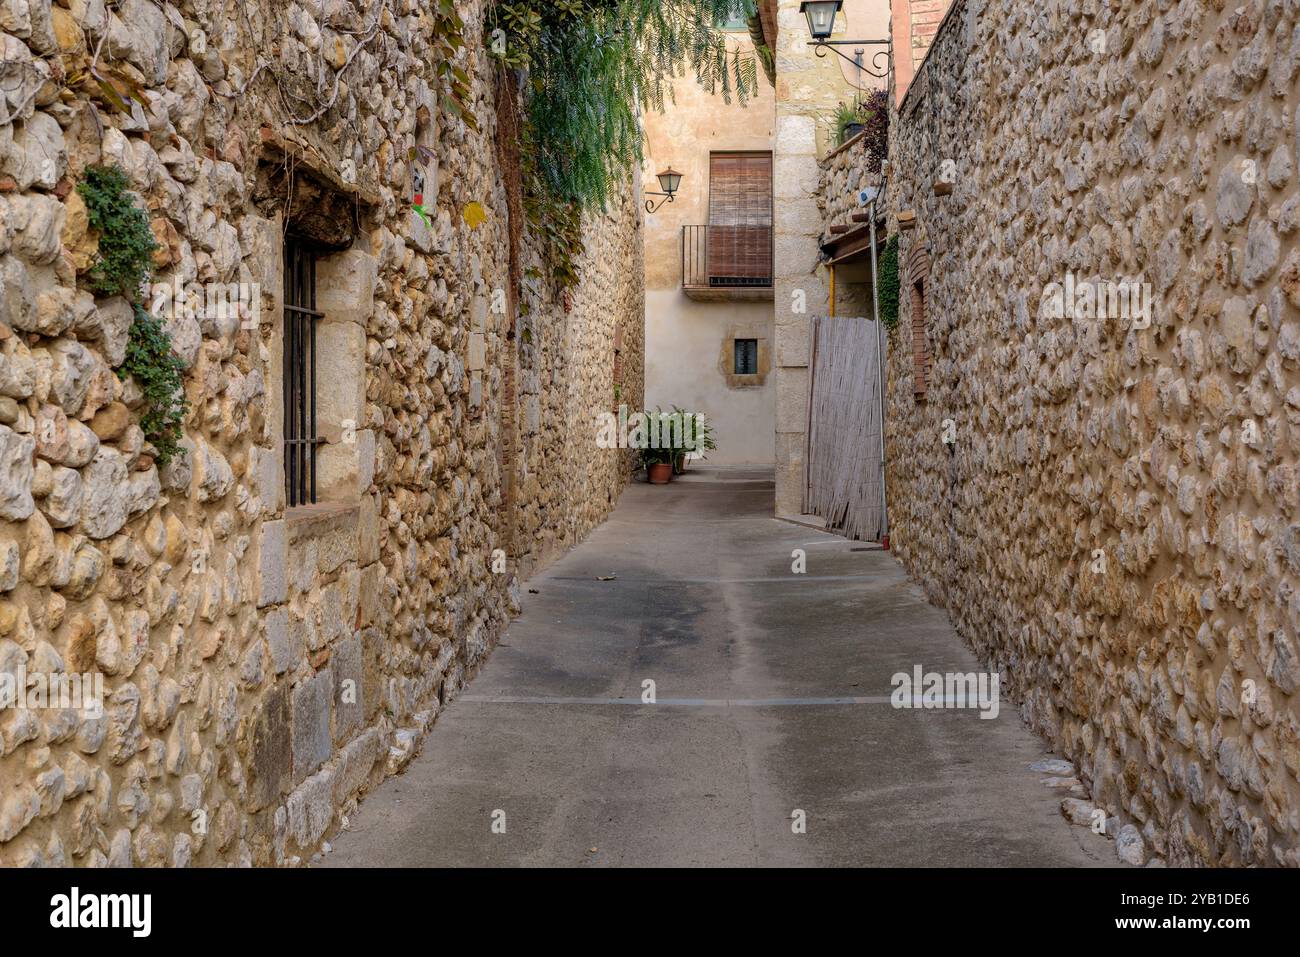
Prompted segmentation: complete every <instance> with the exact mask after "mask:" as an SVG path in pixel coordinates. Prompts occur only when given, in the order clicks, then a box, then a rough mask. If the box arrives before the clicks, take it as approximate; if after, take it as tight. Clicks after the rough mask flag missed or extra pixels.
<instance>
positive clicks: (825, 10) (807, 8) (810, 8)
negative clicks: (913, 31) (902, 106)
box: [799, 0, 891, 80]
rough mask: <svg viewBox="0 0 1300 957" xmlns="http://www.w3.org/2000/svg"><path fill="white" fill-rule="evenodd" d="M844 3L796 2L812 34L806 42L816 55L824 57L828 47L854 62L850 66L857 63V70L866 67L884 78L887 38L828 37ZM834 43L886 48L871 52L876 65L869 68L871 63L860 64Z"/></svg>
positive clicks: (836, 0) (826, 0) (833, 0)
mask: <svg viewBox="0 0 1300 957" xmlns="http://www.w3.org/2000/svg"><path fill="white" fill-rule="evenodd" d="M843 6H844V0H804V2H803V3H801V4H799V12H800V13H802V14H803V15H804V18H805V19H806V20H807V21H808V33H809V34H810V35H811V36H812V39H811V40H809V41H808V45H809V46H810V47H813V48H814V52H815V53H816V54H817V55H818V56H819V57H824V56H825V55H826V51H827V50H829V51H830V52H831V53H834V54H835V55H836V56H837V57H839V58H840V59H841V60H844V61H845V62H846V63H851V64H853V66H855V67H857V68H858V69H859V70H865V71H866V72H867V73H870V74H871V75H872V76H874V77H875V78H876V79H878V80H883V79H885V77H887V76H889V51H890V47H891V43H890V41H889V40H888V39H885V40H832V39H831V38H830V37H831V31H833V30H834V29H835V16H836V14H838V13H839V12H840V8H841V7H843ZM837 46H868V47H873V46H874V47H880V46H882V47H884V48H885V49H883V50H877V51H876V52H875V54H873V55H872V57H871V67H875V69H872V68H871V67H865V66H863V65H862V63H861V61H859V60H854V59H851V58H849V57H847V56H845V55H844V54H843V53H841V52H840V51H839V50H837V49H835V47H837ZM857 52H858V53H861V52H862V51H861V50H859V51H857ZM881 57H884V60H885V62H884V65H883V66H882V65H881V63H880V58H881ZM877 71H879V72H877Z"/></svg>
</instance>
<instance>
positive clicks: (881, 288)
mask: <svg viewBox="0 0 1300 957" xmlns="http://www.w3.org/2000/svg"><path fill="white" fill-rule="evenodd" d="M876 267H877V268H878V269H879V270H880V276H879V282H878V283H877V293H878V295H879V296H880V319H881V321H882V322H884V324H885V326H886V327H887V328H889V329H893V328H894V326H896V325H898V296H899V290H900V282H899V277H898V234H897V233H895V234H894V235H893V236H890V237H889V240H888V242H886V243H885V249H884V252H882V253H881V254H880V259H879V260H878V261H877V263H876Z"/></svg>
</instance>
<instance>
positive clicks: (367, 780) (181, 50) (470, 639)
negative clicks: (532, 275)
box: [0, 0, 643, 866]
mask: <svg viewBox="0 0 1300 957" xmlns="http://www.w3.org/2000/svg"><path fill="white" fill-rule="evenodd" d="M458 6H460V9H461V12H462V14H463V16H464V18H465V21H466V26H465V36H466V38H467V41H468V42H467V46H466V49H465V50H464V51H463V52H462V53H461V54H459V56H458V60H459V62H460V64H461V65H462V66H463V67H464V68H465V70H466V71H467V72H468V74H469V76H470V81H471V87H472V97H471V100H472V102H470V103H468V104H467V105H468V106H469V108H470V109H471V111H472V112H473V114H474V115H475V116H476V117H477V120H478V123H479V130H478V131H477V132H476V131H474V130H473V129H471V128H470V127H469V126H468V125H466V124H465V123H464V122H463V121H461V120H459V119H457V118H456V117H454V116H453V115H451V114H449V113H447V112H446V111H445V110H442V109H439V106H438V103H437V98H436V95H435V93H434V92H433V90H432V89H431V83H432V82H433V71H432V62H431V61H432V59H433V54H432V53H431V49H430V31H431V22H430V19H429V15H428V12H427V7H426V5H425V4H419V3H416V2H414V0H364V2H362V0H357V2H355V3H352V2H346V0H304V2H299V3H285V4H281V3H265V4H243V3H240V4H235V3H224V2H220V0H192V2H185V3H178V4H172V3H162V2H154V0H121V2H117V3H109V4H107V5H106V4H105V3H104V2H103V0H60V2H58V3H57V4H55V5H51V3H50V0H0V31H3V32H0V45H2V46H3V49H2V50H0V52H2V53H3V57H2V58H0V59H2V60H3V64H2V66H0V71H2V73H0V79H2V80H3V82H0V272H3V280H4V283H3V292H2V293H0V670H3V671H6V672H9V673H14V672H15V671H17V670H18V667H19V665H23V666H25V667H26V668H27V670H28V671H29V672H30V673H38V672H39V673H50V672H58V671H64V672H78V673H79V672H83V671H88V672H99V673H102V674H103V675H104V676H105V684H106V691H107V702H106V711H105V714H104V715H103V716H102V717H98V718H96V717H94V716H92V715H89V714H86V713H83V712H80V711H77V710H73V709H68V710H50V709H44V710H28V709H23V708H11V709H6V710H5V711H3V712H0V865H21V864H72V865H85V866H102V865H109V864H111V865H125V864H137V865H186V864H217V863H241V864H248V863H256V864H277V863H293V862H294V861H296V860H300V859H302V858H303V857H305V856H306V855H308V854H310V853H311V852H312V851H313V849H314V848H315V847H316V846H317V845H318V844H319V842H320V840H321V839H322V837H323V836H324V835H326V834H327V832H328V831H329V830H330V829H331V828H332V827H334V826H336V825H337V823H338V822H339V819H340V815H342V814H346V813H347V811H348V809H349V808H350V807H352V806H354V805H355V801H356V800H357V796H358V795H359V794H360V793H362V792H363V791H364V790H365V789H366V788H367V787H368V786H371V785H373V784H374V783H375V782H376V781H377V780H379V779H380V778H382V777H383V776H384V775H386V774H389V773H393V772H394V771H396V770H397V769H399V768H400V767H401V766H402V764H403V763H404V762H405V761H406V760H408V759H409V757H410V756H411V754H412V753H413V751H414V750H415V748H416V746H417V745H418V741H419V738H420V735H421V734H422V732H423V731H424V730H426V729H427V728H428V727H429V725H430V723H431V722H432V721H433V720H434V719H435V717H436V716H437V714H438V712H439V710H440V709H441V708H442V706H444V705H445V704H446V703H447V701H448V700H450V699H451V698H452V697H454V696H455V695H456V693H457V692H458V690H459V689H460V688H461V687H462V686H463V684H464V682H465V681H466V680H467V678H468V676H469V675H470V674H471V673H472V671H473V669H474V667H475V666H476V664H477V663H478V662H479V661H480V660H481V659H482V658H483V656H484V655H485V654H486V653H487V651H488V649H489V648H490V647H491V645H492V643H493V641H494V640H495V638H496V636H497V635H498V634H499V632H500V631H501V629H502V627H503V625H504V623H505V622H506V620H507V618H508V616H509V614H510V611H511V609H512V607H513V605H514V599H513V597H512V595H513V591H514V587H515V582H516V576H517V574H518V572H519V567H520V560H521V558H523V559H525V560H526V561H527V562H528V564H529V565H530V566H535V565H537V564H538V563H539V562H540V561H543V560H544V556H541V555H540V552H541V551H542V550H543V549H542V548H541V546H540V545H539V544H538V543H545V545H546V548H547V549H549V551H550V552H554V551H555V550H557V549H559V548H562V547H564V546H566V545H568V544H570V543H572V542H573V541H575V540H576V539H577V538H579V537H580V536H581V535H583V534H584V533H585V532H586V531H587V530H589V529H590V528H591V527H592V526H593V525H594V524H596V523H597V522H599V521H600V519H601V518H602V517H603V516H604V515H605V514H606V513H607V512H608V511H609V509H610V508H611V506H612V503H613V501H614V500H615V499H616V497H617V495H618V492H619V489H620V487H621V485H622V483H623V481H624V480H625V478H626V475H627V471H626V466H627V462H626V456H620V455H619V453H616V452H601V451H599V450H597V449H596V448H595V447H594V431H593V430H592V429H591V428H590V427H589V426H588V427H586V428H581V427H580V426H581V425H582V424H583V423H590V422H591V419H592V416H593V414H594V412H595V411H597V410H598V409H603V408H607V407H608V406H609V400H608V397H609V396H611V395H612V390H613V375H614V366H615V362H614V356H613V354H612V344H613V343H614V341H615V339H616V338H617V339H618V341H619V344H620V348H621V349H622V361H621V365H622V369H623V370H624V379H625V381H624V382H623V385H622V389H623V395H624V396H625V398H626V400H627V401H628V402H629V404H631V405H634V406H638V405H639V403H640V402H641V394H640V369H641V359H640V355H641V352H640V350H641V344H642V336H641V331H640V330H641V326H640V323H641V318H642V316H643V305H642V301H641V293H640V277H641V268H640V259H639V256H640V252H639V247H640V234H639V229H640V225H639V218H638V216H637V213H636V208H635V204H634V203H632V202H630V201H628V202H626V203H625V204H623V205H621V206H619V207H617V208H615V209H612V210H611V212H610V213H609V214H608V215H606V216H601V217H596V218H594V219H593V220H592V221H591V222H589V223H588V224H587V226H586V230H585V238H586V249H587V252H586V254H585V255H584V256H583V257H582V259H581V262H580V265H581V267H582V273H583V276H584V278H583V280H582V285H581V286H580V287H579V289H578V290H576V291H575V293H574V295H573V297H572V310H571V311H570V310H569V309H568V308H567V307H566V304H565V303H563V302H562V301H560V300H559V298H558V297H556V296H555V295H554V294H553V293H552V292H551V291H549V290H548V289H546V288H545V287H544V286H543V285H542V284H540V283H539V282H537V281H535V280H528V281H527V282H526V285H527V288H526V289H525V291H524V295H523V299H524V300H525V301H527V302H528V303H529V311H528V315H527V317H526V318H524V319H518V317H513V316H510V315H505V314H503V313H502V312H500V311H497V310H494V309H493V308H491V306H492V303H493V302H494V300H495V299H496V297H495V296H494V295H493V294H494V292H495V291H496V290H498V289H500V288H501V287H502V286H503V285H504V284H505V283H506V281H507V234H506V225H505V216H506V212H505V211H506V198H505V189H504V187H503V186H502V173H501V170H500V169H498V167H497V165H496V160H495V157H496V151H495V150H494V148H493V134H494V129H495V118H496V111H495V109H494V101H493V96H494V95H495V94H494V89H495V84H494V83H493V81H492V73H491V67H490V65H489V62H488V58H487V55H486V53H485V51H484V50H483V47H482V43H481V41H480V40H479V39H478V38H479V37H481V36H482V16H483V6H482V3H480V2H477V0H475V2H470V3H466V4H464V5H458ZM96 55H98V57H99V60H98V63H99V64H101V65H105V66H111V67H112V68H114V69H116V70H118V71H120V72H121V73H122V74H125V75H127V76H129V77H130V78H132V79H134V80H135V81H136V82H137V83H139V84H140V87H141V88H142V89H143V98H144V99H145V101H146V103H147V105H142V104H135V105H133V106H131V113H130V115H124V114H122V113H120V112H117V111H114V110H112V109H109V108H107V107H106V106H105V105H104V104H103V103H102V102H100V101H95V102H91V101H89V100H88V99H87V98H86V95H85V92H84V88H83V87H77V88H76V89H75V90H74V89H71V88H69V84H70V83H71V79H72V78H73V77H75V76H76V75H77V73H78V71H79V70H80V71H84V70H85V68H86V67H87V66H88V65H89V64H90V62H91V60H92V58H94V57H95V56H96ZM259 58H261V59H262V60H263V62H264V65H263V66H262V67H261V68H260V69H259V67H258V62H259ZM336 90H337V94H335V92H334V91H336ZM318 110H319V111H320V114H319V116H317V117H314V118H313V116H312V115H313V114H315V113H316V112H317V111H318ZM290 112H292V115H293V116H296V117H299V118H302V119H306V120H309V121H308V122H302V123H296V122H290V121H289V114H290ZM417 144H419V145H423V146H426V147H428V148H430V149H431V150H432V151H433V159H432V160H431V162H430V167H429V169H428V171H427V174H426V175H427V177H428V185H427V186H426V189H425V193H426V202H425V205H426V208H427V209H428V211H429V214H430V219H431V222H430V225H429V226H428V227H427V228H426V227H425V226H424V225H423V223H421V221H420V220H419V219H418V218H417V216H416V214H415V213H413V212H412V211H411V210H410V209H409V208H408V207H409V204H410V200H411V193H412V180H411V170H410V169H409V167H408V164H407V155H408V150H409V149H410V148H411V147H413V146H415V145H417ZM94 163H116V164H118V165H120V166H122V167H123V168H124V169H125V170H126V171H127V173H128V174H129V176H130V178H131V181H132V185H133V187H134V189H135V191H136V194H137V196H136V198H137V202H138V204H139V205H140V206H142V207H143V208H145V209H147V210H148V215H149V217H150V219H151V222H152V226H153V230H154V233H155V235H156V236H157V238H158V239H159V241H160V244H161V248H160V250H159V252H158V253H157V255H156V256H155V266H156V267H157V271H158V276H157V278H158V279H159V280H167V279H171V278H172V277H173V276H180V277H181V278H182V280H183V281H188V280H192V279H197V280H199V281H220V282H240V281H242V282H247V283H259V284H260V290H261V295H262V300H261V315H260V325H259V326H258V327H257V328H255V329H245V328H240V324H239V322H238V321H237V320H229V321H226V320H221V319H218V318H214V317H211V316H204V317H200V318H187V317H186V316H185V315H184V314H177V315H174V316H172V317H171V318H170V319H169V322H168V327H169V329H170V331H171V333H172V335H173V337H174V341H175V344H176V348H177V351H178V353H179V354H180V355H181V357H182V358H183V360H184V362H185V363H186V366H187V371H186V375H185V388H186V392H187V395H188V397H189V400H190V403H191V411H190V413H189V417H188V420H187V422H186V428H185V431H186V440H185V446H186V452H185V454H184V455H183V456H181V457H180V458H179V459H177V460H175V461H174V462H173V463H172V464H170V465H168V466H167V467H166V468H163V469H160V468H159V467H158V466H157V465H156V464H155V462H154V461H153V457H152V456H151V455H150V454H149V450H148V448H147V446H146V445H145V443H144V439H143V434H142V432H141V429H140V426H139V423H138V418H139V395H138V390H135V389H133V387H132V386H131V384H130V383H123V382H121V381H120V380H119V378H118V376H117V375H116V374H115V372H114V371H113V367H114V365H115V364H116V363H120V362H121V360H122V352H123V349H124V346H125V339H126V334H127V328H128V323H129V322H130V311H129V309H127V308H126V305H125V303H124V302H122V301H121V300H116V301H113V300H96V299H95V298H94V297H93V296H92V295H91V294H90V292H89V291H88V290H87V286H86V282H85V271H86V269H87V267H88V266H89V265H90V263H91V261H92V259H93V256H94V253H95V249H96V245H97V237H96V236H95V235H94V233H93V232H91V231H89V230H88V228H87V221H86V211H85V207H84V205H83V204H82V202H81V199H80V197H79V195H78V194H77V192H76V190H75V188H74V186H75V184H76V182H77V181H78V180H79V178H80V177H81V175H82V173H83V171H84V170H85V168H86V167H87V166H88V165H91V164H94ZM288 171H292V173H293V176H292V178H291V179H292V184H291V183H290V177H287V176H286V173H287V172H288ZM630 188H631V187H629V190H630ZM474 202H477V203H480V204H481V205H482V207H483V209H484V210H485V211H486V220H485V221H484V222H482V223H481V224H478V225H477V226H476V225H475V222H476V221H477V220H476V217H473V216H472V215H467V213H469V204H471V203H474ZM353 217H355V220H356V229H355V234H351V233H349V232H348V229H349V227H348V222H349V221H350V219H352V218H353ZM313 218H314V222H313ZM288 221H291V222H296V223H298V224H299V225H301V226H302V227H303V228H315V229H317V230H318V231H324V232H326V233H328V232H330V231H331V230H333V231H334V232H336V233H340V234H342V235H345V236H347V237H348V239H349V242H350V245H348V246H347V248H342V249H339V250H337V251H336V252H335V253H334V254H332V255H330V256H328V257H326V258H325V259H323V260H322V265H321V271H320V274H319V283H318V284H319V291H320V297H319V305H320V307H321V308H322V310H323V311H324V312H325V314H326V315H325V318H324V319H323V320H322V321H321V322H320V324H319V340H318V341H319V344H320V350H321V352H320V357H319V360H318V361H319V364H320V381H321V383H322V387H321V389H320V391H319V396H320V406H321V409H320V415H321V420H322V436H323V438H324V439H325V444H324V445H323V446H322V447H321V452H320V460H321V484H322V490H323V491H322V498H323V499H324V503H325V504H322V505H318V506H314V507H309V508H305V509H303V508H299V509H292V510H291V509H286V507H285V495H284V479H283V474H284V471H283V456H282V452H281V444H280V439H281V433H280V431H279V430H280V427H281V421H280V420H281V418H282V412H281V409H282V398H281V395H282V389H283V383H282V374H281V372H280V369H281V365H280V362H281V356H282V349H283V345H282V338H283V337H282V331H283V330H282V308H281V307H282V305H283V303H282V301H281V296H282V272H281V262H280V249H281V234H282V232H283V230H284V228H285V225H286V222H288ZM524 253H525V258H526V260H527V261H528V262H531V261H532V260H531V258H530V257H533V256H534V255H535V254H534V253H533V252H532V251H530V249H529V247H528V246H527V244H525V247H524ZM528 262H525V265H527V264H528ZM521 311H522V310H521ZM517 320H518V322H519V326H520V328H522V327H523V326H524V325H526V326H527V328H528V330H529V332H528V334H527V335H523V334H522V333H521V332H520V329H517V328H516V321H517ZM616 329H617V330H621V331H619V332H617V333H616V331H615V330H616ZM516 354H517V355H518V359H517V361H518V364H519V367H518V369H516V370H514V373H511V374H508V373H510V370H511V366H512V364H513V363H514V362H515V361H516ZM512 374H513V381H514V382H515V385H516V393H515V396H514V397H512V399H513V398H517V401H518V403H519V406H518V408H517V409H516V408H510V409H506V408H503V406H502V402H503V401H505V398H504V397H506V396H507V389H506V386H505V384H504V383H506V382H507V381H508V380H510V379H511V375H512ZM597 400H599V401H597ZM588 404H590V405H591V407H588ZM349 420H351V425H349ZM514 423H518V425H513V424H514ZM512 427H515V428H519V429H520V430H521V431H522V432H525V433H526V435H525V436H524V440H523V442H522V444H520V443H515V444H514V445H512V444H511V443H510V442H507V441H506V439H507V438H508V436H506V435H505V434H503V429H505V428H512ZM561 427H565V428H568V429H569V430H571V431H572V436H571V437H569V438H566V439H564V440H562V441H557V440H556V439H555V438H554V436H555V435H556V430H557V429H559V428H561ZM581 436H585V437H587V438H588V439H589V440H590V441H588V442H587V443H586V444H582V443H581V441H580V437H581ZM512 448H513V449H514V451H511V449H512ZM560 451H562V453H563V454H562V455H561V454H559V452H560ZM507 471H510V472H512V473H513V475H514V482H513V488H514V490H515V491H514V493H513V496H512V507H511V508H505V507H503V498H504V497H505V496H504V491H503V490H504V489H505V488H506V487H507V485H509V484H511V483H506V482H505V481H504V476H505V473H506V472H507ZM508 521H509V522H512V523H513V525H514V526H515V527H514V528H508V527H506V523H507V522H508ZM497 547H503V548H505V547H509V549H510V550H511V554H510V555H509V558H508V566H507V571H506V572H505V573H504V574H497V573H494V572H493V570H492V567H493V561H492V559H493V556H492V551H493V549H494V548H497Z"/></svg>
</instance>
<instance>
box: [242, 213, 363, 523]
mask: <svg viewBox="0 0 1300 957" xmlns="http://www.w3.org/2000/svg"><path fill="white" fill-rule="evenodd" d="M368 248H369V240H368V237H367V236H366V235H365V234H364V233H362V234H359V235H358V236H357V237H356V239H355V240H354V242H353V244H352V246H350V247H349V248H347V249H342V250H328V249H321V250H318V251H317V254H316V309H317V311H319V312H320V313H321V314H322V315H321V317H320V318H319V319H317V320H316V383H317V387H316V435H317V436H318V438H319V439H320V443H319V444H318V446H317V448H316V473H317V484H316V501H315V503H313V504H303V505H296V506H293V507H287V508H286V509H285V518H287V519H294V518H298V517H310V516H312V515H316V514H319V513H320V512H321V511H333V510H338V509H352V508H355V507H356V506H357V505H358V503H359V502H360V501H361V498H362V496H364V495H365V494H366V492H367V490H368V489H369V488H370V484H371V482H372V481H373V479H374V458H375V436H374V432H373V430H371V429H366V428H362V423H363V420H364V417H365V402H366V363H365V356H366V326H367V323H368V322H369V319H370V315H371V313H372V311H373V309H374V287H375V283H376V280H377V264H376V261H375V259H374V257H373V256H372V255H370V253H369V252H368V251H367V250H368ZM275 255H276V263H275V276H276V279H275V280H274V282H275V285H274V286H273V288H274V289H275V291H276V296H277V298H279V297H282V296H283V289H284V283H283V279H284V266H285V261H284V245H283V243H281V244H280V245H279V246H278V248H277V249H276V251H275ZM283 305H284V304H283V301H280V302H277V303H276V304H275V308H274V309H273V311H272V316H273V317H274V322H275V325H274V327H273V328H272V330H271V340H270V341H271V356H270V362H269V364H268V369H267V371H268V380H269V381H268V391H269V392H270V393H271V395H270V396H269V398H270V399H271V401H270V403H269V408H270V411H271V414H272V416H273V421H272V422H271V430H272V431H271V434H272V436H273V437H274V442H275V447H276V449H277V459H278V471H279V473H280V474H279V483H280V487H281V488H283V487H284V483H285V480H286V476H285V472H286V463H285V456H284V424H285V423H284V389H285V381H284V350H285V340H284V333H285V328H284V308H283Z"/></svg>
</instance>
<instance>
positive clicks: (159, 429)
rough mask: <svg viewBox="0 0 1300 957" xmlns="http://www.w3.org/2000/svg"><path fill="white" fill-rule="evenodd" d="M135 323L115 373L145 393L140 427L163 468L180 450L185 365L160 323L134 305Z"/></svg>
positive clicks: (184, 407)
mask: <svg viewBox="0 0 1300 957" xmlns="http://www.w3.org/2000/svg"><path fill="white" fill-rule="evenodd" d="M132 307H133V308H134V309H135V321H134V322H133V323H131V335H130V338H129V339H128V340H127V344H126V359H125V360H124V361H123V363H122V365H121V366H119V367H118V370H117V374H118V375H119V376H122V377H123V378H125V377H126V376H128V375H129V376H131V377H132V378H133V379H135V382H136V385H138V386H139V387H140V391H141V392H143V393H144V401H145V413H144V415H143V416H142V417H141V419H140V428H141V429H143V430H144V434H145V437H146V438H147V439H148V440H149V441H150V443H152V445H153V447H154V449H155V450H156V451H157V453H158V461H159V463H161V464H162V465H166V464H167V463H168V462H170V461H171V460H172V458H173V457H174V456H175V455H176V453H177V452H179V451H180V439H181V426H182V425H183V424H184V422H185V413H186V412H188V411H189V402H188V400H187V399H186V398H185V383H184V373H185V366H184V365H183V364H182V363H181V360H180V359H179V358H177V356H176V353H175V352H174V351H172V338H171V336H170V335H168V334H167V330H166V329H164V328H163V325H162V321H161V320H159V319H158V318H157V317H156V316H153V315H151V314H150V313H149V312H147V311H146V310H145V309H144V308H143V307H142V306H141V305H139V304H138V303H133V304H132Z"/></svg>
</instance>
